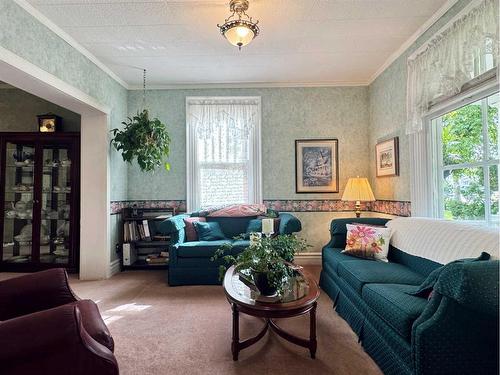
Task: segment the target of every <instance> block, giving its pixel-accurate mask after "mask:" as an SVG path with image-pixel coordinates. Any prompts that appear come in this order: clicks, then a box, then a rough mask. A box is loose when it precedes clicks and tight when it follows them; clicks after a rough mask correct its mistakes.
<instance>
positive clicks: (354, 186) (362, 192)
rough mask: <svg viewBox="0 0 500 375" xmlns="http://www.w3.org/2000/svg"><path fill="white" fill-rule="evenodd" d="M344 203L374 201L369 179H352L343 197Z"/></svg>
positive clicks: (348, 182)
mask: <svg viewBox="0 0 500 375" xmlns="http://www.w3.org/2000/svg"><path fill="white" fill-rule="evenodd" d="M342 200H343V201H374V200H375V197H374V196H373V192H372V188H371V187H370V183H369V182H368V179H367V178H364V177H361V178H360V177H356V178H350V179H349V181H347V185H346V187H345V190H344V194H343V195H342Z"/></svg>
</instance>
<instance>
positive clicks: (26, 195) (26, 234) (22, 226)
mask: <svg viewBox="0 0 500 375" xmlns="http://www.w3.org/2000/svg"><path fill="white" fill-rule="evenodd" d="M5 150H6V152H5V155H4V160H5V181H4V182H2V183H3V184H4V189H5V192H4V219H3V221H4V222H3V251H2V260H3V261H4V262H9V263H29V262H31V261H32V260H33V254H34V252H33V250H34V245H33V214H34V210H33V207H34V202H35V198H34V197H35V195H34V194H35V192H34V191H35V144H28V143H11V142H7V143H6V148H5ZM35 229H36V228H35Z"/></svg>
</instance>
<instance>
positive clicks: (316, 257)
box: [295, 253, 321, 266]
mask: <svg viewBox="0 0 500 375" xmlns="http://www.w3.org/2000/svg"><path fill="white" fill-rule="evenodd" d="M295 263H297V264H299V265H301V266H309V265H311V266H320V265H321V253H303V254H297V255H295Z"/></svg>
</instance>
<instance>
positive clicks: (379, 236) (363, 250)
mask: <svg viewBox="0 0 500 375" xmlns="http://www.w3.org/2000/svg"><path fill="white" fill-rule="evenodd" d="M391 234H392V233H391V229H390V228H381V227H374V226H370V225H360V224H347V238H346V246H345V250H343V251H342V252H343V253H345V254H349V255H352V256H356V257H360V258H367V259H374V260H381V261H384V262H387V253H388V252H389V241H390V240H391Z"/></svg>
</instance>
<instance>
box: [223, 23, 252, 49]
mask: <svg viewBox="0 0 500 375" xmlns="http://www.w3.org/2000/svg"><path fill="white" fill-rule="evenodd" d="M224 36H225V37H226V39H227V40H228V41H229V43H231V44H232V45H233V46H236V47H243V46H246V45H247V44H248V43H250V42H251V41H252V40H253V38H255V33H254V32H253V31H252V30H251V29H250V28H249V27H248V26H246V25H235V26H233V27H231V28H230V29H227V30H226V32H225V33H224Z"/></svg>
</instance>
